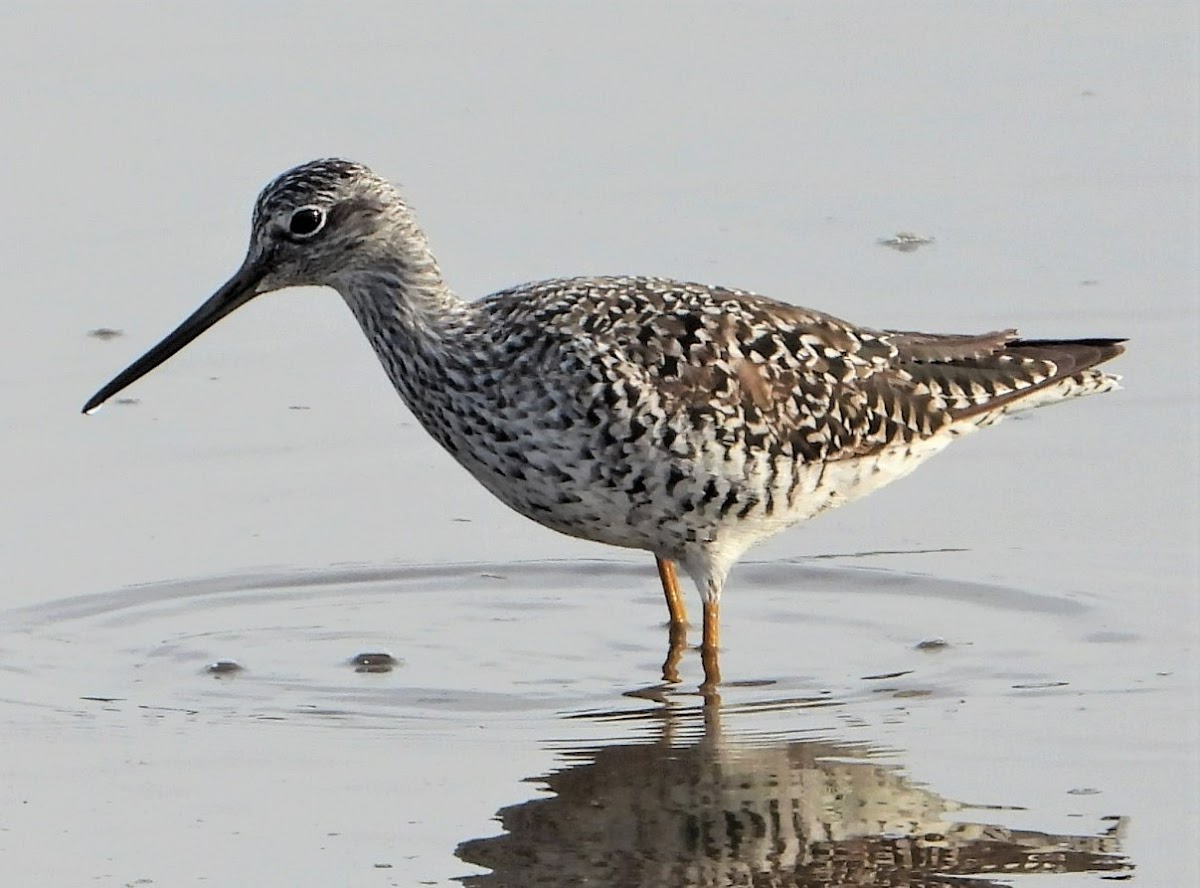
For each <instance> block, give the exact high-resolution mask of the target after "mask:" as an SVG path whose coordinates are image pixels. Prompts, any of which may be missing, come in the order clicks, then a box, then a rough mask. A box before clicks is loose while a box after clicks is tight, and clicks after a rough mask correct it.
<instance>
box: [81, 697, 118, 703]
mask: <svg viewBox="0 0 1200 888" xmlns="http://www.w3.org/2000/svg"><path fill="white" fill-rule="evenodd" d="M79 699H80V700H87V701H89V702H91V703H122V702H124V700H125V698H124V697H80V698H79Z"/></svg>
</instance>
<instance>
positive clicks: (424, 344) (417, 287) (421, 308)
mask: <svg viewBox="0 0 1200 888" xmlns="http://www.w3.org/2000/svg"><path fill="white" fill-rule="evenodd" d="M332 283H333V285H334V287H335V288H336V289H337V290H338V292H339V293H340V294H341V295H342V298H343V299H344V300H345V302H346V304H347V305H348V306H349V307H350V310H351V312H353V314H354V317H355V319H356V320H357V321H358V324H359V326H360V327H361V328H362V331H363V333H365V334H366V337H367V339H368V340H369V341H370V343H371V347H372V348H373V349H374V350H375V354H376V355H377V356H378V358H379V361H380V363H382V364H383V368H384V370H385V371H386V372H387V374H388V376H389V378H390V379H391V381H392V384H393V385H394V386H395V387H396V389H397V390H398V391H399V392H400V395H401V396H402V397H403V398H404V400H405V401H406V402H408V404H409V406H410V407H412V408H414V410H417V408H418V407H419V406H421V405H422V402H424V401H425V400H428V399H429V398H430V397H436V395H435V394H434V392H436V391H437V390H438V389H440V388H441V386H440V385H439V383H441V382H442V379H441V377H443V376H444V375H445V370H446V361H447V357H448V356H449V355H452V354H453V352H454V347H453V344H452V343H453V340H454V338H455V337H456V336H457V335H458V334H459V332H460V330H461V327H462V324H463V322H464V320H465V319H466V318H467V315H468V314H469V310H468V306H469V305H470V303H467V302H464V301H463V300H462V299H460V298H459V297H458V296H456V295H455V294H454V293H453V292H452V291H451V290H450V288H449V287H447V286H446V283H445V281H443V280H442V273H441V271H440V269H439V268H438V264H437V261H436V260H435V259H434V257H433V254H432V253H431V252H430V250H429V246H428V242H427V241H426V239H425V235H424V234H423V233H422V232H421V231H420V229H419V228H417V227H416V225H415V224H411V225H410V226H407V227H405V228H400V227H397V229H396V231H395V236H394V237H393V238H389V239H388V240H387V241H383V242H381V243H379V244H377V245H376V246H375V249H373V250H372V251H371V255H368V256H366V257H364V261H361V262H357V263H355V264H354V265H353V266H352V267H349V268H347V269H345V270H344V272H343V273H342V274H341V275H339V277H338V279H337V280H336V281H333V282H332ZM431 388H432V389H433V390H432V391H431Z"/></svg>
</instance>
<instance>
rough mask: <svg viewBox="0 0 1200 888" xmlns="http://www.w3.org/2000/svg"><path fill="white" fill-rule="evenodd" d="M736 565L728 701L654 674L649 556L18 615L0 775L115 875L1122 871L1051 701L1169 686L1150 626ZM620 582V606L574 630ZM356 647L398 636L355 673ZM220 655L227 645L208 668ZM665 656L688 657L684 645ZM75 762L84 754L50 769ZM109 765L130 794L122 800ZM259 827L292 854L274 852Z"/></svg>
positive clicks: (147, 594)
mask: <svg viewBox="0 0 1200 888" xmlns="http://www.w3.org/2000/svg"><path fill="white" fill-rule="evenodd" d="M860 557H861V556H860ZM647 560H648V559H647ZM737 576H738V580H739V582H740V584H741V586H743V587H744V588H743V593H742V594H741V595H740V596H739V599H738V607H737V608H736V610H735V613H736V618H735V619H733V620H732V621H731V623H730V625H729V626H728V628H727V641H728V649H727V651H726V653H725V661H724V662H725V669H726V673H727V675H730V676H731V680H730V681H729V682H728V683H727V684H726V685H724V686H723V687H722V688H721V692H720V701H719V704H718V705H714V703H713V701H711V700H710V701H709V704H708V705H705V704H704V701H703V699H702V698H701V697H700V696H699V695H698V694H697V693H696V691H695V689H694V685H688V684H686V683H685V684H681V685H678V686H666V685H662V684H660V683H657V682H654V681H649V682H648V681H647V679H648V678H651V677H652V676H653V675H654V674H655V672H656V668H657V665H658V663H659V662H660V660H661V658H662V656H663V654H664V653H665V647H664V646H665V644H666V633H665V630H664V628H663V626H662V625H661V623H660V619H661V617H662V615H663V614H662V611H663V604H662V602H661V600H660V598H659V595H658V594H657V592H656V590H655V587H654V577H653V570H652V565H651V564H647V565H644V566H641V567H637V566H633V565H629V564H625V563H620V562H609V561H592V562H512V563H487V564H482V563H480V564H469V565H431V566H427V567H389V568H344V569H336V570H325V571H305V572H288V573H277V574H255V575H242V576H229V577H222V578H213V579H202V580H196V581H192V582H176V583H163V584H151V585H144V586H138V587H133V588H128V589H123V590H119V591H116V592H112V593H109V594H95V595H85V596H79V597H74V598H69V599H63V600H58V601H51V602H45V603H42V604H38V605H33V606H29V607H25V608H21V609H17V610H13V611H9V612H7V613H5V614H3V622H4V625H5V626H6V627H8V629H7V631H6V632H5V633H4V634H3V635H2V636H0V660H2V662H3V663H4V670H5V672H6V674H7V678H6V681H5V688H6V692H5V696H4V699H3V700H0V705H2V706H3V709H4V711H5V712H6V719H7V721H8V736H9V740H10V742H12V741H13V740H15V741H17V742H18V743H20V742H21V741H22V740H24V741H26V743H25V744H22V745H23V746H25V755H24V756H23V757H22V765H21V769H20V772H19V773H9V774H7V775H6V777H7V779H8V781H9V784H8V785H9V786H10V788H13V789H16V791H17V793H18V797H20V796H21V795H22V794H23V793H27V794H28V798H26V799H25V800H24V805H23V806H22V807H21V808H19V809H17V813H16V814H15V816H14V817H13V828H15V829H17V830H20V829H21V828H25V829H28V828H30V827H31V826H33V825H35V824H37V823H38V822H39V818H48V820H49V822H50V823H55V822H57V823H58V829H59V831H60V832H61V833H62V834H63V837H64V840H65V841H69V842H71V843H72V844H74V845H75V846H76V847H77V848H79V849H80V854H79V855H78V856H79V859H80V860H81V861H83V860H86V861H91V862H90V863H89V864H88V865H90V866H94V865H95V863H94V860H95V856H96V855H100V856H102V857H104V858H106V859H111V860H113V861H121V863H120V864H119V865H117V866H116V867H115V868H114V869H113V871H112V875H114V876H116V875H119V876H120V878H126V879H128V880H129V881H130V882H134V881H135V878H136V877H142V878H151V879H155V880H157V879H160V878H163V876H162V871H161V866H162V865H163V859H164V857H165V856H169V857H170V858H171V859H172V861H173V864H172V869H173V870H174V871H178V870H180V869H182V870H183V871H185V872H186V873H187V875H188V878H189V879H195V880H201V879H205V880H213V881H216V880H221V879H236V878H241V877H244V876H245V874H246V873H247V871H248V870H247V869H246V867H247V866H251V867H252V868H251V870H249V871H250V872H257V873H259V874H260V875H261V876H262V877H263V878H267V877H268V874H270V873H273V874H274V875H271V876H269V877H270V878H274V879H277V880H278V879H284V880H288V881H290V880H294V879H295V878H297V877H299V874H305V876H306V877H310V878H311V877H314V874H320V873H325V874H326V875H327V876H328V877H330V878H345V877H346V872H345V870H344V869H342V868H343V867H347V866H349V867H351V871H352V872H358V873H359V875H358V876H357V877H351V879H352V881H353V880H354V879H362V880H364V883H366V880H369V879H371V878H376V879H378V880H379V883H380V884H399V885H407V884H419V883H423V882H429V883H431V884H435V883H440V881H441V879H443V878H444V877H446V876H452V875H460V876H463V877H466V884H470V885H478V886H484V885H487V886H497V885H514V886H515V885H531V884H561V885H571V884H585V883H587V884H604V885H612V886H624V885H660V884H672V885H713V884H742V883H743V881H744V880H750V879H765V878H771V879H784V880H785V882H784V883H785V884H796V885H827V884H830V881H829V880H830V879H833V878H834V877H835V876H836V877H837V878H842V879H845V880H851V881H854V883H855V884H879V885H894V884H897V882H896V881H895V880H896V879H898V878H903V879H907V880H909V881H908V882H901V884H916V883H917V881H918V880H919V879H920V878H923V877H928V878H932V877H934V876H935V875H937V876H939V877H944V879H945V880H944V881H943V882H941V883H940V884H957V883H956V882H954V881H952V880H951V879H950V876H951V875H968V874H970V875H985V876H986V875H1004V874H1010V873H1012V872H1014V871H1022V872H1025V871H1028V872H1039V873H1043V874H1048V873H1092V874H1110V875H1111V874H1120V873H1126V872H1129V871H1131V870H1132V868H1133V867H1134V866H1135V865H1136V863H1137V862H1136V861H1135V860H1133V859H1132V858H1131V857H1129V856H1128V854H1127V853H1126V850H1125V847H1124V834H1125V832H1126V829H1127V823H1128V812H1127V811H1125V810H1122V807H1121V802H1120V801H1119V800H1118V799H1119V797H1118V799H1114V798H1112V797H1111V796H1110V795H1109V794H1108V792H1107V787H1106V782H1107V781H1106V780H1105V779H1104V778H1103V775H1102V772H1097V771H1096V770H1095V768H1094V767H1093V766H1092V765H1090V764H1088V763H1086V762H1081V761H1078V760H1076V759H1080V758H1083V757H1084V753H1085V747H1084V745H1082V744H1080V742H1079V739H1078V738H1075V737H1073V735H1074V734H1075V732H1076V731H1078V730H1079V729H1080V728H1081V727H1083V726H1085V725H1086V724H1088V723H1089V722H1090V721H1092V719H1091V718H1089V717H1088V716H1082V717H1080V716H1075V717H1072V716H1071V715H1070V713H1072V712H1079V711H1084V710H1088V709H1091V708H1095V707H1102V706H1104V705H1105V704H1104V701H1105V699H1106V698H1108V697H1111V696H1112V695H1117V696H1124V695H1143V696H1150V697H1153V696H1154V695H1164V694H1170V693H1171V691H1172V689H1173V688H1174V687H1176V683H1175V682H1174V681H1172V680H1171V678H1170V677H1168V676H1160V677H1159V680H1158V681H1157V682H1155V681H1139V682H1134V683H1130V682H1129V680H1128V678H1127V677H1125V678H1118V673H1120V672H1121V670H1119V669H1117V670H1114V669H1112V668H1111V667H1110V668H1109V669H1108V671H1109V673H1110V674H1109V675H1105V674H1104V673H1105V667H1104V665H1103V664H1104V663H1105V662H1109V661H1111V651H1113V650H1114V649H1119V648H1121V647H1122V646H1123V647H1125V648H1126V649H1128V648H1129V646H1131V645H1133V646H1135V647H1136V646H1138V645H1140V644H1142V643H1143V641H1144V640H1142V639H1139V638H1138V637H1137V636H1136V635H1134V634H1127V635H1115V634H1113V633H1104V632H1102V631H1097V630H1096V629H1095V626H1097V625H1098V621H1097V616H1098V615H1097V614H1096V613H1095V608H1094V607H1091V606H1089V605H1086V604H1083V603H1080V602H1079V601H1078V600H1074V599H1073V598H1070V597H1066V596H1060V595H1054V594H1037V593H1031V592H1028V591H1023V590H1019V589H1013V588H1006V587H1003V586H999V585H989V584H984V583H969V582H960V581H948V580H940V579H937V578H935V577H930V576H921V575H915V574H905V573H900V572H897V571H891V570H881V569H866V568H861V567H844V566H838V565H837V563H836V559H816V560H812V561H809V562H805V563H800V564H781V563H750V564H747V565H744V566H743V567H742V568H741V569H739V571H738V574H737ZM611 608H618V609H619V610H620V611H621V620H622V621H623V622H624V623H625V631H624V632H622V633H621V634H620V636H612V635H610V634H608V633H604V632H595V631H589V629H590V627H593V626H595V625H597V624H603V623H605V622H606V617H605V614H604V611H606V610H609V609H611ZM931 615H936V618H931ZM740 639H746V640H749V639H753V640H754V645H753V648H752V649H749V650H747V649H746V648H747V647H749V645H747V644H746V643H745V642H743V643H741V644H739V640H740ZM1048 650H1053V651H1054V656H1053V658H1052V660H1051V659H1050V658H1048V657H1047V654H1046V652H1047V651H1048ZM363 652H377V653H378V652H386V653H390V654H391V655H392V656H394V657H395V658H396V659H397V661H398V662H397V664H396V665H395V667H394V668H392V669H391V670H390V671H387V672H372V673H364V672H361V671H358V670H356V668H355V665H354V662H353V660H354V658H355V657H356V656H357V655H359V654H361V653H363ZM1048 661H1050V662H1054V663H1057V664H1059V670H1061V671H1058V670H1052V671H1048V670H1047V663H1048ZM218 662H235V663H237V664H238V665H239V666H240V667H241V669H240V670H238V671H236V672H233V673H228V672H221V673H219V674H217V675H214V674H212V672H211V671H210V669H209V667H211V666H212V664H214V663H218ZM1068 663H1069V664H1070V666H1069V668H1068V667H1067V666H1066V665H1065V664H1068ZM683 671H684V673H685V676H687V677H688V678H690V680H691V681H693V682H695V681H697V680H698V679H699V675H698V671H699V664H698V663H696V662H695V654H694V652H689V654H688V656H687V658H686V659H685V663H684V668H683ZM1147 678H1149V677H1147ZM928 731H936V732H938V733H939V734H941V735H943V741H939V742H931V741H930V739H929V737H928V735H927V733H926V732H928ZM976 731H984V732H987V733H988V734H992V735H997V734H999V735H1001V736H1000V737H999V739H1000V743H999V744H998V745H997V744H996V743H995V741H996V739H997V738H996V737H995V736H993V737H991V738H990V739H988V740H984V741H981V742H980V744H979V747H980V748H981V749H986V748H988V747H989V746H995V747H996V750H997V751H999V750H1004V753H1003V755H1002V756H1000V757H998V759H996V760H991V761H990V763H989V764H987V765H985V766H983V767H981V763H980V762H979V760H978V758H977V754H978V752H979V751H980V749H973V748H971V747H970V746H968V747H965V748H964V746H963V744H962V741H961V737H963V736H971V735H972V734H973V733H974V732H976ZM946 736H953V737H954V739H953V741H952V742H951V744H950V747H949V749H947V748H945V746H944V738H945V737H946ZM1029 744H1033V745H1029ZM1091 745H1092V747H1093V748H1092V750H1091V755H1092V756H1093V757H1094V756H1095V754H1096V753H1097V752H1101V753H1113V752H1116V751H1118V750H1119V749H1120V743H1119V741H1118V740H1117V739H1116V738H1114V740H1113V741H1112V742H1111V743H1109V742H1108V741H1106V740H1105V739H1104V738H1103V736H1101V735H1097V736H1095V737H1092V738H1091ZM922 747H924V749H922ZM1044 749H1060V750H1064V751H1065V750H1068V749H1069V750H1071V754H1070V758H1068V759H1067V760H1065V761H1064V760H1062V759H1061V758H1060V756H1059V755H1058V754H1056V755H1055V756H1052V757H1049V758H1047V757H1045V756H1044V755H1043V754H1042V753H1041V751H1040V750H1044ZM920 752H924V753H926V754H927V755H932V756H934V757H935V758H936V765H937V767H936V768H935V769H934V773H935V774H936V773H942V774H947V773H949V774H951V775H956V774H957V773H958V772H960V771H962V770H966V771H968V772H971V773H972V774H973V775H974V777H973V778H972V779H968V780H966V781H955V780H950V781H948V782H949V784H950V785H949V786H941V785H938V783H937V782H936V780H931V779H930V777H931V776H933V775H931V774H928V773H926V774H915V773H913V770H914V769H913V764H912V763H913V761H914V758H915V757H916V755H917V754H918V753H920ZM301 762H302V763H303V764H302V765H301ZM431 762H433V763H435V764H431ZM10 764H11V763H10ZM298 766H299V768H298ZM64 770H65V772H66V773H68V774H71V775H73V777H74V779H72V780H71V781H69V782H67V783H66V784H65V785H60V787H59V789H58V790H57V791H49V792H48V791H47V790H48V786H49V784H46V783H44V782H43V781H44V779H45V778H46V777H47V776H48V775H49V774H51V773H55V774H58V775H59V776H60V777H61V776H62V773H63V771H64ZM925 770H928V766H926V768H925ZM1014 770H1015V771H1019V772H1020V773H1019V776H1018V775H1015V774H1014V773H1013V772H1014ZM206 775H207V776H206ZM331 779H332V782H331ZM1064 781H1066V782H1065V783H1064ZM956 782H957V783H959V784H960V785H958V786H956V785H955V784H956ZM1030 785H1032V786H1034V787H1036V791H1034V792H1030V791H1029V789H1028V788H1025V789H1023V788H1022V787H1028V786H1030ZM966 787H970V790H969V791H970V795H959V793H961V792H965V791H966ZM131 789H138V790H139V793H140V795H141V797H142V798H143V799H144V805H143V806H141V807H140V810H139V809H137V808H134V809H130V808H129V807H128V806H127V805H121V806H120V807H121V809H122V810H121V811H120V813H119V814H116V815H115V816H114V812H113V811H111V810H110V806H112V805H113V804H114V801H115V800H118V799H120V798H122V797H124V796H126V795H127V794H128V793H129V792H130V791H131ZM547 793H548V794H547ZM181 801H182V802H184V804H183V805H182V806H181V805H179V804H177V802H181ZM360 806H361V807H360ZM451 812H452V813H451ZM447 815H449V816H447ZM493 815H495V816H496V817H498V818H499V821H500V823H499V826H498V827H497V826H494V825H493V826H489V825H488V823H487V821H488V819H489V817H491V816H493ZM172 823H173V824H174V825H175V826H176V827H179V828H182V829H184V831H185V834H192V835H200V834H202V835H203V853H198V849H191V850H190V851H189V849H188V846H187V842H188V840H187V839H185V840H184V841H183V842H182V843H179V842H177V841H176V842H173V841H172V840H171V839H170V838H169V836H170V835H171V834H172V830H170V829H166V828H164V825H165V824H172ZM364 828H365V829H366V830H367V832H368V833H369V834H370V835H372V836H376V838H375V840H374V841H368V842H365V843H364V842H363V840H362V835H361V830H362V829H364ZM455 829H457V830H459V832H457V833H456V832H455ZM145 830H151V831H152V832H153V834H154V835H156V836H158V837H159V838H158V840H156V842H155V844H156V846H158V847H156V848H154V849H148V848H146V847H145V845H144V840H143V835H144V834H145V832H144V831H145ZM281 832H282V833H283V834H284V835H285V836H286V837H287V841H288V843H289V844H288V850H287V852H286V854H285V855H284V857H283V858H281V859H272V858H270V857H268V856H264V853H263V848H262V844H263V843H264V842H266V843H267V844H268V845H269V844H270V841H271V837H272V836H275V835H278V834H279V833H281ZM350 832H353V833H354V834H355V836H356V837H355V839H354V841H353V850H352V852H351V854H350V859H347V857H346V851H345V849H344V848H343V849H341V850H342V853H341V854H339V853H338V851H339V846H344V845H347V844H350V842H348V841H346V840H345V839H344V837H345V836H346V835H347V833H350ZM246 848H252V849H254V850H253V853H252V854H250V855H249V856H244V855H246V853H247V852H246V851H245V850H244V849H246ZM135 849H136V850H135ZM239 849H243V850H239ZM451 853H453V854H455V855H457V858H458V862H457V863H455V862H454V861H453V860H452V858H451V857H450V855H451ZM177 855H179V856H178V857H177ZM7 857H8V863H9V865H10V866H15V867H17V870H16V871H21V872H32V871H35V870H36V868H37V866H38V859H37V858H36V857H34V858H28V857H26V856H25V855H24V854H23V853H22V849H20V848H10V849H9V850H8V855H7ZM131 861H136V863H131ZM478 867H486V868H488V869H489V870H490V872H481V871H480V870H479V869H478ZM376 870H378V872H375V871H376ZM338 873H340V874H341V875H337V874H338ZM472 873H475V875H472ZM63 875H64V878H65V877H67V876H68V875H71V874H70V872H69V870H63ZM83 875H84V873H83V872H79V873H75V874H74V876H76V877H82V876H83ZM166 880H167V881H172V879H171V878H170V877H167V879H166ZM964 884H966V883H964ZM972 884H980V883H972ZM982 884H991V883H990V882H987V881H984V882H982Z"/></svg>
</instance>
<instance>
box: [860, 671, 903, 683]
mask: <svg viewBox="0 0 1200 888" xmlns="http://www.w3.org/2000/svg"><path fill="white" fill-rule="evenodd" d="M902 675H912V670H911V669H905V670H904V671H903V672H881V673H880V674H879V675H864V676H863V677H862V680H863V681H878V680H879V679H881V678H899V677H900V676H902Z"/></svg>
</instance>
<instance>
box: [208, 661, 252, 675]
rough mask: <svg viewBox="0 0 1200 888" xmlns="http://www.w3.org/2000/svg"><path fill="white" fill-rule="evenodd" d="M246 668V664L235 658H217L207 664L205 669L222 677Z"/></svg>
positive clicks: (210, 673)
mask: <svg viewBox="0 0 1200 888" xmlns="http://www.w3.org/2000/svg"><path fill="white" fill-rule="evenodd" d="M245 668H246V667H245V666H243V665H241V664H240V663H238V662H236V661H234V660H217V661H215V662H213V663H209V664H208V665H207V666H205V667H204V671H205V672H207V673H208V674H209V675H214V676H216V677H218V678H220V677H221V676H222V675H234V674H235V673H238V672H242V671H244V670H245Z"/></svg>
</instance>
